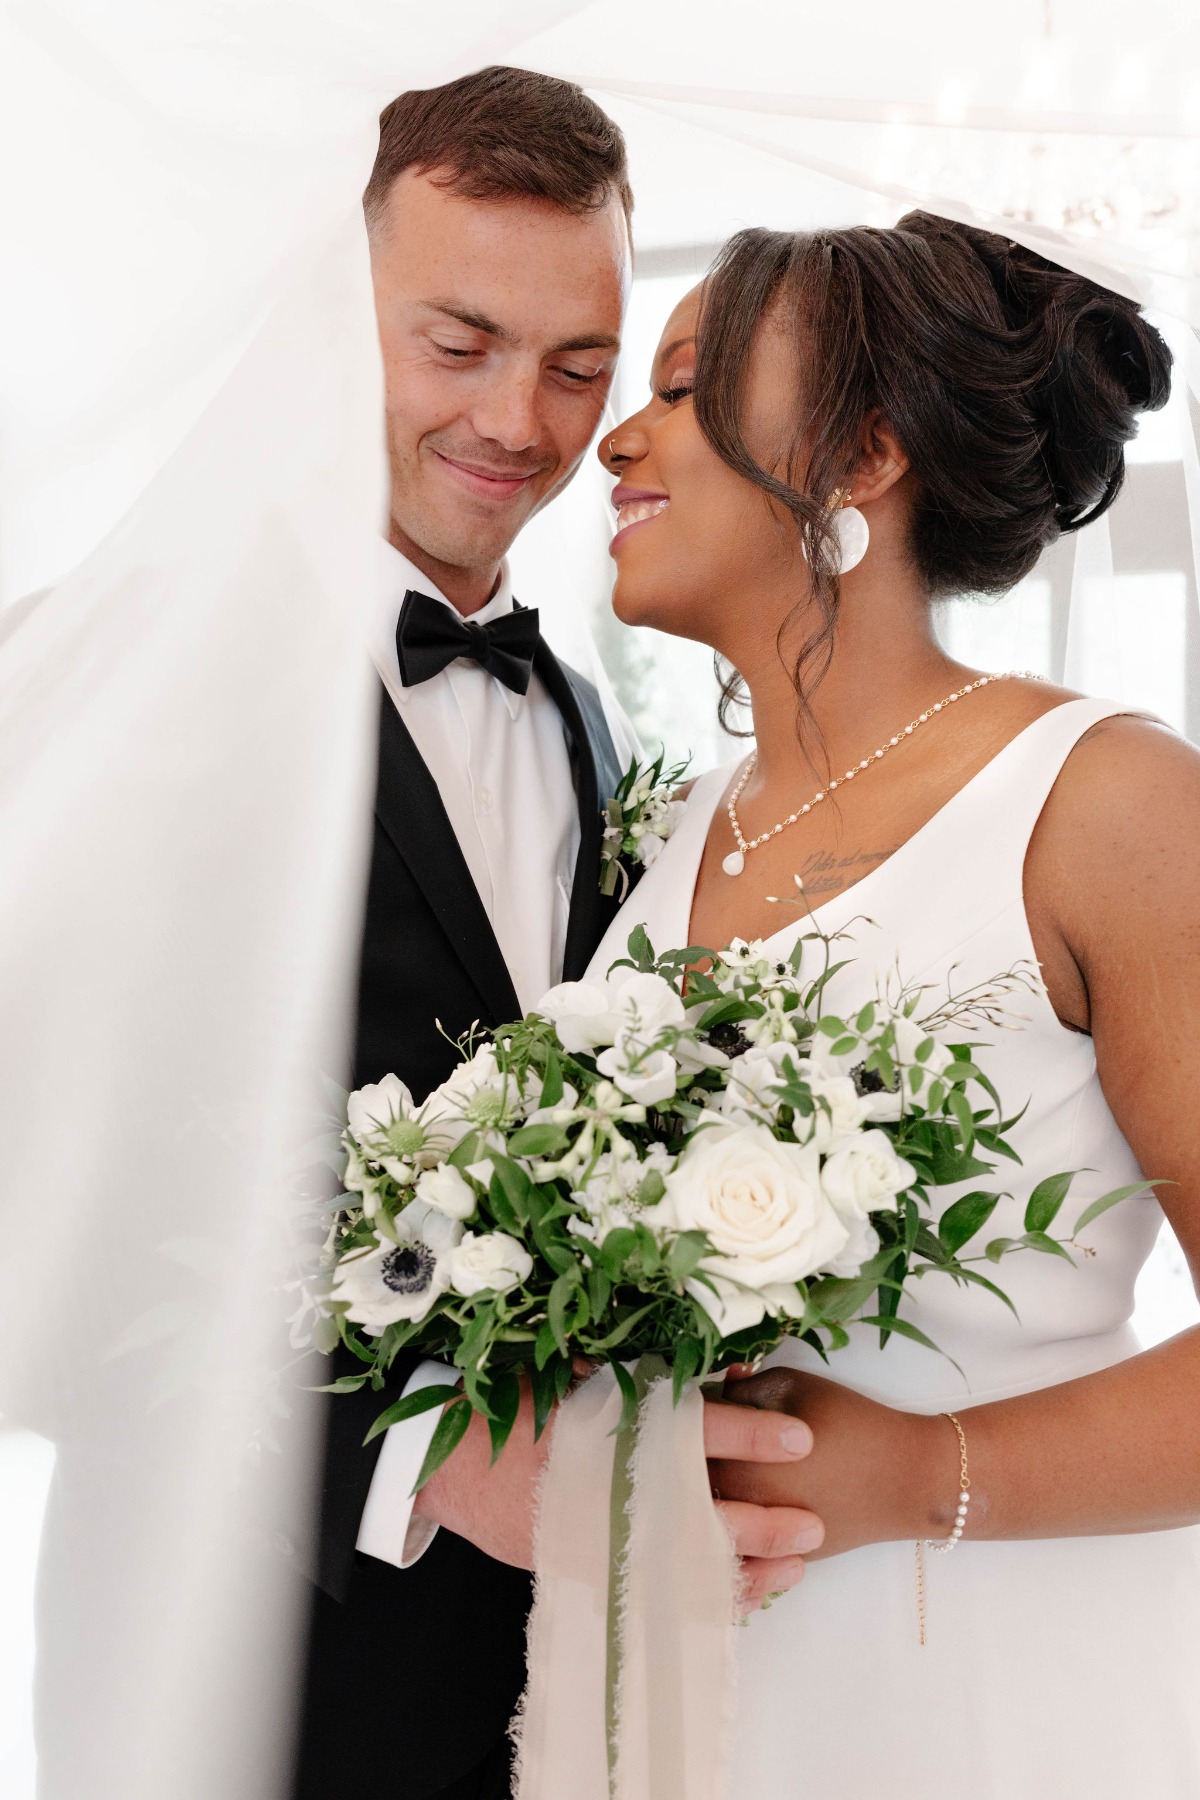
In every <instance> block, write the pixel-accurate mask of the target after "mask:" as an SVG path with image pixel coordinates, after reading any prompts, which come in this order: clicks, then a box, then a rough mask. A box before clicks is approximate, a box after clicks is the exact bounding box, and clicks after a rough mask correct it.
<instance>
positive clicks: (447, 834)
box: [375, 690, 521, 1025]
mask: <svg viewBox="0 0 1200 1800" xmlns="http://www.w3.org/2000/svg"><path fill="white" fill-rule="evenodd" d="M381 700H382V709H381V712H380V727H379V785H378V790H377V793H376V799H375V812H376V816H377V818H378V820H379V823H380V825H381V827H382V828H383V830H384V831H385V832H386V833H387V835H388V837H389V838H390V839H391V841H392V843H393V844H394V846H395V848H396V851H397V852H398V854H399V856H400V857H401V859H402V860H403V862H404V864H405V866H406V867H407V869H408V871H409V873H410V875H411V876H412V878H413V880H414V881H415V882H416V884H417V886H418V887H419V888H420V890H421V892H422V893H423V895H424V896H425V899H426V901H427V902H428V904H429V906H430V908H431V909H432V911H433V913H434V914H435V916H436V918H437V920H438V923H439V925H440V926H441V928H442V930H443V931H444V932H445V934H446V937H447V938H448V939H449V941H450V943H451V945H452V946H453V948H454V951H455V953H456V954H457V956H458V959H459V961H460V962H461V963H462V965H463V967H464V968H465V969H466V971H467V973H468V974H469V975H470V977H471V980H472V981H473V982H474V984H475V986H476V987H477V988H478V990H479V995H480V999H481V1000H482V1001H483V1002H484V1006H485V1012H486V1015H487V1016H486V1019H485V1021H484V1022H485V1023H486V1022H488V1021H490V1022H491V1023H492V1024H496V1025H498V1024H501V1023H502V1022H503V1021H505V1020H507V1019H518V1018H520V1016H521V1006H520V1002H519V1001H518V999H517V995H516V990H515V988H514V987H513V982H512V976H511V975H510V974H509V972H508V966H507V964H506V963H505V961H504V957H503V955H502V954H501V950H500V946H499V944H498V943H497V942H496V934H495V932H494V931H493V930H492V922H491V920H490V919H489V918H488V916H487V911H486V908H485V907H484V904H483V901H482V900H481V899H480V898H479V889H478V888H477V887H476V886H475V882H474V880H473V878H472V875H471V871H470V870H469V869H468V867H467V864H466V860H465V858H464V856H463V853H462V850H461V849H460V848H459V843H458V839H457V838H456V837H455V835H454V829H453V827H452V826H451V824H450V820H449V818H448V816H447V813H446V808H445V807H444V806H443V804H442V797H441V795H440V794H439V792H438V789H437V783H436V782H435V781H434V779H433V776H432V775H431V774H430V773H429V770H428V768H427V767H426V765H425V761H424V759H423V757H422V756H421V753H420V751H419V750H418V749H417V746H416V744H415V743H414V742H413V739H412V735H411V733H410V732H409V730H408V727H407V726H406V725H405V723H404V721H403V719H402V718H401V717H400V714H399V711H398V710H397V708H396V706H395V705H394V704H393V702H392V700H391V698H390V696H389V695H388V693H387V692H386V690H385V691H384V692H383V694H382V696H381Z"/></svg>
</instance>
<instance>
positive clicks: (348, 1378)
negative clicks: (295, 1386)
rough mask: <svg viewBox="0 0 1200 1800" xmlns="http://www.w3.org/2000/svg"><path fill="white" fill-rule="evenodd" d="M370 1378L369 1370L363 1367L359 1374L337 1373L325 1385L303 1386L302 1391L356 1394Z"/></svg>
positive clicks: (309, 1392) (307, 1392)
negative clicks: (333, 1378)
mask: <svg viewBox="0 0 1200 1800" xmlns="http://www.w3.org/2000/svg"><path fill="white" fill-rule="evenodd" d="M370 1379H371V1376H370V1372H369V1371H368V1370H366V1369H364V1370H363V1372H362V1374H361V1375H339V1376H338V1378H337V1380H336V1381H331V1382H330V1383H329V1384H328V1386H327V1387H313V1388H305V1390H304V1391H305V1393H306V1394H357V1392H358V1390H359V1388H360V1387H363V1386H364V1385H365V1384H366V1383H367V1382H368V1381H370Z"/></svg>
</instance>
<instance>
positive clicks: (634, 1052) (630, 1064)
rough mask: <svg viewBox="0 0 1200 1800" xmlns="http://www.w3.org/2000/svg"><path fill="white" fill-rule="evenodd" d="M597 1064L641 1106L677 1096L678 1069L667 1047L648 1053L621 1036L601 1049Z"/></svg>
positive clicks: (652, 1104) (657, 1103) (615, 1084)
mask: <svg viewBox="0 0 1200 1800" xmlns="http://www.w3.org/2000/svg"><path fill="white" fill-rule="evenodd" d="M596 1067H597V1068H598V1069H599V1071H600V1073H601V1074H602V1075H607V1076H608V1079H609V1080H610V1081H611V1082H612V1083H613V1084H614V1086H616V1087H619V1088H620V1090H621V1092H622V1093H623V1094H627V1095H628V1096H629V1098H630V1099H631V1100H634V1101H636V1102H637V1103H638V1105H639V1106H661V1105H662V1103H663V1101H664V1100H673V1099H674V1098H675V1089H676V1087H677V1086H678V1083H679V1070H678V1067H677V1065H676V1062H675V1058H674V1057H673V1056H672V1055H671V1053H670V1051H668V1050H651V1051H650V1053H649V1054H648V1055H646V1054H644V1053H641V1052H639V1050H638V1049H637V1047H636V1046H635V1045H632V1044H630V1043H629V1041H628V1040H627V1039H626V1038H624V1037H622V1038H619V1039H618V1040H617V1042H616V1044H614V1045H613V1046H612V1048H611V1049H608V1050H602V1051H601V1053H600V1055H599V1056H598V1057H597V1058H596Z"/></svg>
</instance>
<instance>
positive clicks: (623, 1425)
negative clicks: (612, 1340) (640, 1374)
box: [608, 1357, 638, 1432]
mask: <svg viewBox="0 0 1200 1800" xmlns="http://www.w3.org/2000/svg"><path fill="white" fill-rule="evenodd" d="M608 1366H609V1368H610V1369H611V1370H612V1372H613V1374H614V1375H615V1376H616V1378H617V1386H618V1387H619V1388H620V1390H621V1416H620V1418H619V1419H618V1420H617V1426H616V1429H617V1431H618V1432H621V1431H628V1430H629V1429H630V1427H631V1426H632V1425H634V1424H635V1423H636V1421H637V1415H638V1397H637V1389H636V1387H635V1386H634V1385H633V1376H632V1375H631V1374H630V1373H629V1370H628V1369H627V1368H626V1367H625V1365H624V1363H622V1362H619V1361H618V1360H617V1358H616V1357H613V1358H611V1360H610V1362H609V1365H608Z"/></svg>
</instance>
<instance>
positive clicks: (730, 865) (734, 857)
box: [721, 850, 746, 875]
mask: <svg viewBox="0 0 1200 1800" xmlns="http://www.w3.org/2000/svg"><path fill="white" fill-rule="evenodd" d="M745 866H746V858H745V856H744V855H743V854H742V852H741V851H740V850H731V851H730V852H729V855H728V856H727V857H726V858H725V859H724V861H723V862H722V864H721V867H722V868H723V869H724V871H725V873H726V874H727V875H740V874H741V872H742V870H743V869H744V868H745Z"/></svg>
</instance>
